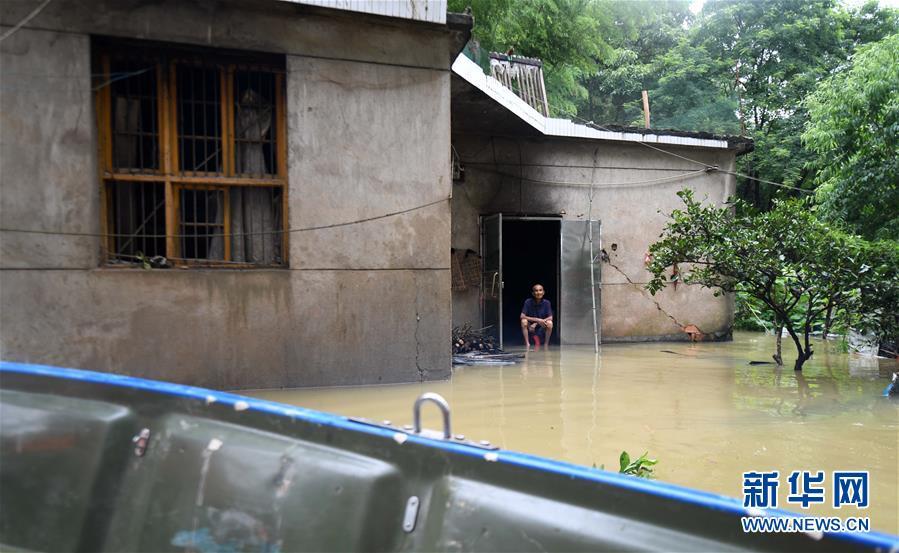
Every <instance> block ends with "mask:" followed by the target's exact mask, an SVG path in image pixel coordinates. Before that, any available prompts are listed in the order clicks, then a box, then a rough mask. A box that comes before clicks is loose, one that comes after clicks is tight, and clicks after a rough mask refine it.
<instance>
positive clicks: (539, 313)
mask: <svg viewBox="0 0 899 553" xmlns="http://www.w3.org/2000/svg"><path fill="white" fill-rule="evenodd" d="M521 312H522V313H524V314H525V315H527V316H528V317H537V318H538V319H545V318H547V317H550V316H552V314H553V308H552V306H551V305H550V304H549V300H548V299H545V298H544V299H543V300H541V301H540V303H537V302H536V301H535V300H534V298H528V299H526V300H524V306H522V308H521ZM534 333H535V334H537V335H538V336H544V335H545V334H546V329H545V328H543V327H542V326H537V328H536V330H535V332H534Z"/></svg>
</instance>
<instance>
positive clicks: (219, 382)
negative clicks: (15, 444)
mask: <svg viewBox="0 0 899 553" xmlns="http://www.w3.org/2000/svg"><path fill="white" fill-rule="evenodd" d="M0 25H2V27H0V35H2V37H3V38H2V42H0V55H2V58H0V72H2V75H0V77H2V84H0V86H2V89H0V144H2V146H0V148H2V149H0V156H2V166H3V170H2V176H0V179H2V181H0V182H2V228H3V231H2V233H0V245H2V253H0V267H2V271H0V279H2V280H0V294H2V296H0V299H2V315H0V317H2V319H0V324H2V332H0V334H2V338H0V339H2V342H0V345H2V353H0V356H2V358H4V359H7V360H11V361H26V362H34V363H45V364H52V365H60V366H68V367H79V368H86V369H95V370H102V371H112V372H117V373H125V374H130V375H135V376H144V377H151V378H160V379H166V380H171V381H176V382H182V383H189V384H197V385H203V386H209V387H215V388H225V389H233V388H270V387H280V386H309V385H341V384H362V383H368V384H371V383H387V382H409V381H415V380H420V379H444V378H447V377H448V376H449V374H450V358H449V346H448V336H449V334H450V330H451V328H450V322H451V319H452V315H451V303H450V302H451V298H450V293H451V292H450V272H449V250H450V219H451V214H450V209H451V208H450V195H451V193H452V182H451V176H450V167H451V157H450V151H451V148H450V97H449V95H450V74H451V70H450V65H451V63H452V60H453V59H454V58H455V57H456V55H457V54H458V53H459V51H460V50H461V49H462V47H463V45H464V44H465V42H466V41H467V40H468V36H469V32H470V28H471V18H470V17H469V16H454V15H448V14H447V13H446V2H445V1H433V0H429V1H424V0H413V1H411V2H410V1H403V2H400V1H388V2H344V1H339V0H314V1H313V0H310V1H304V2H290V1H275V0H267V1H250V0H228V1H225V2H221V1H212V0H196V1H190V2H139V1H133V0H117V1H104V2H101V1H94V0H89V1H86V2H80V1H79V2H74V1H67V0H56V1H53V2H40V1H28V0H17V1H10V2H3V3H2V4H0Z"/></svg>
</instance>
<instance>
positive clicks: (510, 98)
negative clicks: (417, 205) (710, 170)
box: [452, 54, 754, 155]
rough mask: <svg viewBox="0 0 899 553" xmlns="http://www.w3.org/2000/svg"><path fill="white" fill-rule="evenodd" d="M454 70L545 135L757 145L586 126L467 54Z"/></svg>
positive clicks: (740, 148)
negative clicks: (540, 106) (545, 108)
mask: <svg viewBox="0 0 899 553" xmlns="http://www.w3.org/2000/svg"><path fill="white" fill-rule="evenodd" d="M452 70H453V73H455V74H456V75H458V76H459V77H460V78H462V79H464V80H465V81H466V82H468V83H469V84H470V85H472V86H474V87H475V88H477V89H478V90H480V91H481V92H483V93H484V94H486V95H487V96H489V97H490V98H491V99H493V100H494V101H495V102H497V103H499V104H500V105H502V106H503V107H505V108H506V109H507V110H509V111H511V112H512V113H513V114H514V115H516V116H517V117H518V118H519V119H521V120H522V121H524V122H525V123H527V124H529V125H530V126H532V127H534V129H536V130H537V131H539V132H540V133H541V134H543V135H544V136H550V137H564V138H587V139H593V140H609V141H615V142H641V143H648V144H658V145H662V144H665V145H672V146H689V147H696V148H709V149H716V150H733V151H734V152H735V153H736V155H742V154H745V153H748V152H751V151H752V150H753V148H754V143H753V141H752V139H751V138H748V137H737V136H728V135H718V134H714V133H709V132H703V131H678V130H672V129H645V128H639V127H625V126H620V125H597V124H595V123H590V124H586V125H584V124H580V123H575V122H573V121H570V120H568V119H558V118H551V117H546V116H544V115H543V114H542V113H540V112H538V111H537V110H535V109H534V108H532V107H531V106H530V105H528V103H527V102H525V101H524V100H522V99H521V98H519V97H518V95H517V94H515V93H514V92H513V91H511V90H509V89H508V88H507V87H506V86H505V85H503V84H502V83H501V82H499V81H498V80H496V79H495V78H493V77H491V76H490V75H486V74H485V73H484V72H483V71H482V70H481V67H480V66H479V65H478V64H476V63H475V62H473V61H471V60H470V59H468V58H467V57H466V56H465V55H464V54H460V55H459V56H458V57H456V60H455V61H454V62H453V66H452Z"/></svg>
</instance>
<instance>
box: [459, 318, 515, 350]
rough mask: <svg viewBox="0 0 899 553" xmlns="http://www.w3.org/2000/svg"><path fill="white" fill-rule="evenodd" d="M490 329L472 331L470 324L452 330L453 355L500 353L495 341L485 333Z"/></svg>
mask: <svg viewBox="0 0 899 553" xmlns="http://www.w3.org/2000/svg"><path fill="white" fill-rule="evenodd" d="M488 328H490V327H487V328H481V329H478V330H474V329H472V328H471V325H470V324H464V325H462V326H457V327H455V328H453V355H458V354H460V353H469V352H473V351H474V352H480V353H502V352H503V350H501V349H499V346H498V345H496V339H495V338H494V337H493V336H491V335H490V334H487V333H486V332H485V331H486V330H487V329H488Z"/></svg>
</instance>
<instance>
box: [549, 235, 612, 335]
mask: <svg viewBox="0 0 899 553" xmlns="http://www.w3.org/2000/svg"><path fill="white" fill-rule="evenodd" d="M599 233H600V225H599V221H562V249H561V252H562V253H561V256H560V264H561V271H560V273H561V274H560V279H559V280H560V282H559V288H560V292H561V294H560V297H559V315H560V319H561V320H560V321H559V325H560V330H561V332H560V333H559V336H560V338H561V343H562V344H591V345H594V346H596V345H598V343H599V324H600V317H599V313H600V310H599V301H600V290H601V289H602V286H601V283H600V270H599V264H598V261H599V252H600V249H601V246H600V244H601V242H600V234H599Z"/></svg>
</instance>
